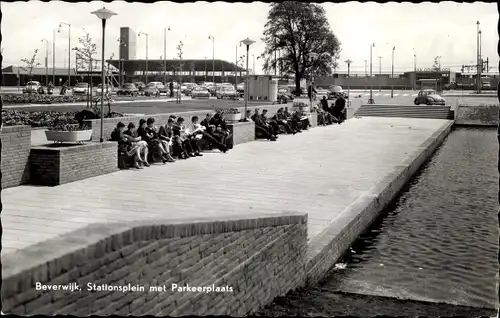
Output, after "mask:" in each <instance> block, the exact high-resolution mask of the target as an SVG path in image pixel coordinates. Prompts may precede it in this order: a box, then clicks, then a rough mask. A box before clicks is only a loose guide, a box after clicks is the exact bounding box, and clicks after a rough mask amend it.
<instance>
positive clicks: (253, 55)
mask: <svg viewBox="0 0 500 318" xmlns="http://www.w3.org/2000/svg"><path fill="white" fill-rule="evenodd" d="M252 57H253V66H252V71H253V75H255V54H252Z"/></svg>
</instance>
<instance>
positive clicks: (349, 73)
mask: <svg viewBox="0 0 500 318" xmlns="http://www.w3.org/2000/svg"><path fill="white" fill-rule="evenodd" d="M345 62H346V63H347V78H348V81H347V106H348V107H349V101H350V97H351V94H350V84H351V63H352V61H351V60H347V61H345Z"/></svg>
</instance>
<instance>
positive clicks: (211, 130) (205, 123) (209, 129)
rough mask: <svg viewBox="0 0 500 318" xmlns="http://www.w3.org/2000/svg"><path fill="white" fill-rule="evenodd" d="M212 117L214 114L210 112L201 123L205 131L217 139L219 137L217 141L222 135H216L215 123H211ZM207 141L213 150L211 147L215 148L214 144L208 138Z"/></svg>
mask: <svg viewBox="0 0 500 318" xmlns="http://www.w3.org/2000/svg"><path fill="white" fill-rule="evenodd" d="M211 119H212V114H210V113H208V114H207V115H206V116H205V119H203V120H202V121H201V123H200V124H201V125H202V126H203V127H205V132H206V133H207V134H210V136H212V137H214V138H215V139H216V140H217V139H218V140H217V141H219V140H220V139H221V138H220V136H215V135H214V132H215V125H211V124H210V120H211ZM206 141H207V146H208V148H210V150H211V149H212V148H213V145H212V144H211V143H210V142H209V141H208V140H206Z"/></svg>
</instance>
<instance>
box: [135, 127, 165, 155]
mask: <svg viewBox="0 0 500 318" xmlns="http://www.w3.org/2000/svg"><path fill="white" fill-rule="evenodd" d="M149 119H151V118H149ZM149 119H148V121H150V120H149ZM150 122H151V121H150ZM147 124H148V122H147V121H146V120H145V119H141V120H139V128H138V129H137V133H138V134H139V136H140V137H141V138H142V140H144V141H145V142H147V143H148V147H149V148H150V152H152V153H153V154H157V155H158V156H159V157H160V158H161V160H162V162H163V163H166V162H167V161H168V159H167V158H165V157H164V155H165V154H166V152H165V149H163V146H162V145H161V143H160V139H159V138H158V137H157V136H155V134H154V133H153V132H151V130H150V129H148V127H147V126H148V125H147Z"/></svg>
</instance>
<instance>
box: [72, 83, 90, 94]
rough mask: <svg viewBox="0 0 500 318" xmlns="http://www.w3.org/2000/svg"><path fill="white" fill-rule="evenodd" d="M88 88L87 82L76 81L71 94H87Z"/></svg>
mask: <svg viewBox="0 0 500 318" xmlns="http://www.w3.org/2000/svg"><path fill="white" fill-rule="evenodd" d="M89 90H90V85H89V83H78V84H76V85H75V87H73V95H87V94H88V92H89Z"/></svg>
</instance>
